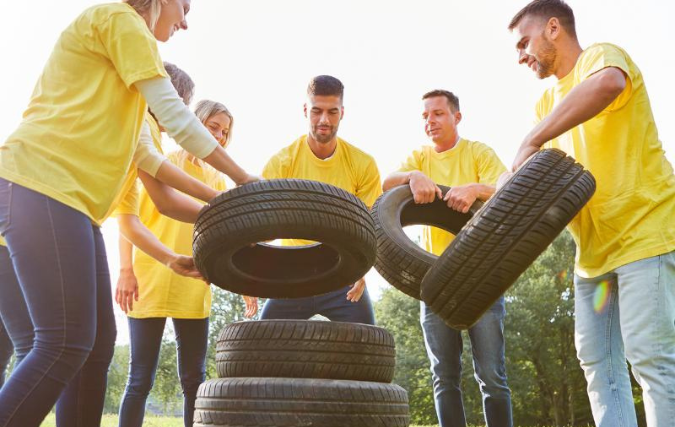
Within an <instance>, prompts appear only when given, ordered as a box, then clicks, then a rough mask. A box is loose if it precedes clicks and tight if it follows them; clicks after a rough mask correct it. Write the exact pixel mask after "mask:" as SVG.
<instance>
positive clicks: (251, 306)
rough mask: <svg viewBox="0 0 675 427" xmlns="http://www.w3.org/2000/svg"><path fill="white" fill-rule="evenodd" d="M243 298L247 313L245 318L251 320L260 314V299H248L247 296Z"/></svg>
mask: <svg viewBox="0 0 675 427" xmlns="http://www.w3.org/2000/svg"><path fill="white" fill-rule="evenodd" d="M243 298H244V302H245V303H246V312H244V317H246V318H247V319H250V318H251V317H253V316H255V314H256V313H257V312H258V298H257V297H247V296H245V295H243Z"/></svg>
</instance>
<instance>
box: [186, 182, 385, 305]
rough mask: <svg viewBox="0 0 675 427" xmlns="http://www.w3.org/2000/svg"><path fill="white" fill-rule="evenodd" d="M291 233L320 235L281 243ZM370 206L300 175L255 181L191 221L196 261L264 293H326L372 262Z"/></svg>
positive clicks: (234, 286)
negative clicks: (278, 241) (278, 242)
mask: <svg viewBox="0 0 675 427" xmlns="http://www.w3.org/2000/svg"><path fill="white" fill-rule="evenodd" d="M283 238H295V239H305V240H312V241H316V242H321V243H317V244H314V245H309V246H302V247H280V246H272V245H269V244H265V243H258V242H266V241H270V240H275V239H283ZM376 250H377V248H376V241H375V229H374V225H373V219H372V217H371V216H370V212H369V211H368V208H367V207H366V206H365V205H364V204H363V202H362V201H361V200H359V199H358V198H357V197H356V196H354V195H352V194H349V193H348V192H346V191H344V190H342V189H340V188H337V187H334V186H332V185H328V184H324V183H320V182H315V181H306V180H299V179H279V180H269V181H260V182H256V183H253V184H247V185H244V186H242V187H239V188H235V189H233V190H231V191H228V192H226V193H223V194H220V195H219V196H217V197H216V198H214V199H213V200H212V201H211V202H210V203H209V204H208V205H207V206H206V207H204V209H203V210H202V211H201V212H200V214H199V217H198V218H197V221H196V223H195V229H194V240H193V252H194V258H195V264H196V266H197V268H198V269H199V271H200V272H201V273H202V275H204V277H205V278H206V279H207V280H208V281H209V282H210V283H213V284H215V285H216V286H219V287H221V288H223V289H226V290H228V291H232V292H235V293H239V294H245V295H250V296H257V297H264V298H298V297H306V296H311V295H319V294H324V293H327V292H330V291H333V290H336V289H339V288H342V287H344V286H347V285H350V284H352V283H354V282H356V281H357V280H358V279H359V278H361V277H363V276H364V275H365V274H366V272H367V271H368V270H369V269H370V268H371V267H372V265H373V264H374V262H375V253H376Z"/></svg>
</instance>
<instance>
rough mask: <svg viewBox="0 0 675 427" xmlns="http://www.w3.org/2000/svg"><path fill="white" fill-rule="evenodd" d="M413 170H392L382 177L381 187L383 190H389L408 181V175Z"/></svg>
mask: <svg viewBox="0 0 675 427" xmlns="http://www.w3.org/2000/svg"><path fill="white" fill-rule="evenodd" d="M413 172H415V171H410V172H394V173H392V174H390V175H389V176H388V177H386V178H385V179H384V182H383V183H382V189H383V190H384V191H387V190H390V189H392V188H394V187H397V186H399V185H403V184H408V183H410V176H411V175H412V173H413Z"/></svg>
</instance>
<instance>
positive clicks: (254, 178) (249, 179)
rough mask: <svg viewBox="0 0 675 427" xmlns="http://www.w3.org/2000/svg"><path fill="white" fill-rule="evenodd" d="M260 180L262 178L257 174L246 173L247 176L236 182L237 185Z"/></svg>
mask: <svg viewBox="0 0 675 427" xmlns="http://www.w3.org/2000/svg"><path fill="white" fill-rule="evenodd" d="M261 180H262V178H261V177H259V176H258V175H251V174H248V175H247V177H246V178H245V179H244V180H243V181H242V182H237V185H244V184H250V183H252V182H258V181H261Z"/></svg>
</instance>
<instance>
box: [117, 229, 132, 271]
mask: <svg viewBox="0 0 675 427" xmlns="http://www.w3.org/2000/svg"><path fill="white" fill-rule="evenodd" d="M118 222H119V220H118ZM118 246H119V253H120V270H123V271H133V264H134V260H133V251H134V246H133V245H132V244H131V242H129V241H128V240H127V239H126V237H124V235H123V234H122V233H120V235H119V239H118Z"/></svg>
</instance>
